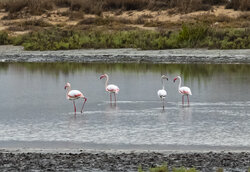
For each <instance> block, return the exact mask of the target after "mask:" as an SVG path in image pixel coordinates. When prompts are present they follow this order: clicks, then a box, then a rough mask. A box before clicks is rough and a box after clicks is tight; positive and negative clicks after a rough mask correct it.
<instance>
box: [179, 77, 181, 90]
mask: <svg viewBox="0 0 250 172" xmlns="http://www.w3.org/2000/svg"><path fill="white" fill-rule="evenodd" d="M179 79H180V82H179V89H180V88H181V78H179Z"/></svg>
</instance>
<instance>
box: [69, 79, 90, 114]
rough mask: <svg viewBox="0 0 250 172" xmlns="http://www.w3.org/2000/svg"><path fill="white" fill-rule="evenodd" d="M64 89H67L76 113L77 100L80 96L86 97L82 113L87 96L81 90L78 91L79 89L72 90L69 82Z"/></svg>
mask: <svg viewBox="0 0 250 172" xmlns="http://www.w3.org/2000/svg"><path fill="white" fill-rule="evenodd" d="M64 89H67V93H66V98H67V99H68V100H72V101H73V104H74V110H75V114H76V105H75V100H76V99H79V98H83V99H84V102H83V105H82V109H81V113H82V111H83V107H84V104H85V102H86V101H87V98H86V97H84V95H83V94H82V93H81V92H80V91H78V90H71V85H70V83H68V82H67V84H66V85H65V87H64Z"/></svg>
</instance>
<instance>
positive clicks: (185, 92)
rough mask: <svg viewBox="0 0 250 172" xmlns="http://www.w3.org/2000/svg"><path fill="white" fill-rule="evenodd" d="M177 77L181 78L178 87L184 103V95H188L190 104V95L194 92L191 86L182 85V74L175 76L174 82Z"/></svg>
mask: <svg viewBox="0 0 250 172" xmlns="http://www.w3.org/2000/svg"><path fill="white" fill-rule="evenodd" d="M177 79H179V80H180V82H179V87H178V91H179V93H181V94H182V105H183V104H184V96H187V100H188V105H189V97H188V96H189V95H192V92H191V90H190V88H189V87H185V86H184V87H181V77H180V76H177V77H175V78H174V82H175V81H176V80H177Z"/></svg>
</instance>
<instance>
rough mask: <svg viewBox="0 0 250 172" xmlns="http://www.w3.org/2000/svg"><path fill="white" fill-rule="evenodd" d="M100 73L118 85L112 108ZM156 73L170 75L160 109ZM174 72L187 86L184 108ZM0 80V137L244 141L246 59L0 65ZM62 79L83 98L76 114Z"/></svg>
mask: <svg viewBox="0 0 250 172" xmlns="http://www.w3.org/2000/svg"><path fill="white" fill-rule="evenodd" d="M103 73H108V74H109V75H110V83H113V84H116V85H118V86H119V87H120V92H119V94H118V102H117V105H116V106H110V104H109V95H108V93H107V92H105V89H104V81H103V80H100V79H99V76H100V75H101V74H103ZM161 74H167V76H168V77H169V81H168V82H167V83H166V89H167V92H168V96H167V99H166V108H165V111H163V110H162V108H161V102H160V100H159V98H158V97H157V90H158V89H160V88H161V81H160V76H161ZM176 75H180V76H182V80H183V84H185V85H186V86H189V87H190V88H191V90H192V93H193V95H192V96H191V97H190V101H191V105H190V107H187V106H184V107H183V106H182V105H181V95H180V94H179V93H178V91H177V87H178V83H173V82H172V81H173V78H174V77H175V76H176ZM0 81H1V82H0V89H1V91H2V93H1V96H0V110H1V112H0V118H1V120H0V128H1V130H0V142H4V141H45V142H48V141H67V142H72V143H78V144H88V145H95V144H97V145H113V146H119V145H120V146H121V147H122V146H128V147H129V146H130V145H133V146H139V147H140V146H142V147H143V146H145V147H147V146H148V145H155V146H154V148H155V149H157V147H162V146H163V147H164V146H167V145H177V146H178V145H183V146H232V147H250V125H249V124H250V89H249V84H250V65H202V64H196V65H191V64H182V65H178V64H168V65H149V64H112V65H108V64H76V63H61V64H60V63H57V64H55V63H52V64H46V63H40V64H39V63H10V64H8V63H1V64H0ZM66 82H70V83H71V85H72V89H78V90H80V91H82V92H83V93H84V95H85V96H86V97H87V98H88V101H87V103H86V106H85V109H84V113H83V114H80V113H79V112H78V113H77V114H76V116H75V115H74V112H73V104H72V102H71V101H69V100H66V98H65V94H66V91H65V90H64V86H65V83H66ZM81 105H82V101H81V100H78V101H77V110H78V111H80V107H81Z"/></svg>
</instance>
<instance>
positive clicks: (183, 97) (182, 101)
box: [182, 95, 184, 105]
mask: <svg viewBox="0 0 250 172" xmlns="http://www.w3.org/2000/svg"><path fill="white" fill-rule="evenodd" d="M182 105H184V95H183V96H182Z"/></svg>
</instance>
